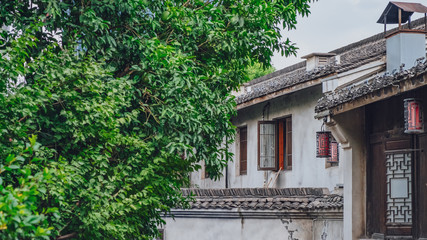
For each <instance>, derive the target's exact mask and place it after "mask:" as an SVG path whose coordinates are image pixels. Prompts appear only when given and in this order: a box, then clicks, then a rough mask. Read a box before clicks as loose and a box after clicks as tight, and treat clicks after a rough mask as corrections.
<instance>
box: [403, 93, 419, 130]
mask: <svg viewBox="0 0 427 240" xmlns="http://www.w3.org/2000/svg"><path fill="white" fill-rule="evenodd" d="M403 101H404V107H405V133H423V132H424V119H423V109H422V105H421V102H420V101H419V100H417V99H415V98H407V99H405V100H403Z"/></svg>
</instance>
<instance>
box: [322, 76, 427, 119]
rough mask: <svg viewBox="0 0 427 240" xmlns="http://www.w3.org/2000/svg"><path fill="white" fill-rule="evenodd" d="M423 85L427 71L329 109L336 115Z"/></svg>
mask: <svg viewBox="0 0 427 240" xmlns="http://www.w3.org/2000/svg"><path fill="white" fill-rule="evenodd" d="M423 86H427V73H424V74H423V75H420V76H418V77H414V78H411V79H407V80H405V81H402V82H399V83H397V84H395V85H391V86H387V87H385V88H382V89H379V90H376V91H374V92H372V93H368V94H366V95H364V96H362V97H359V98H356V99H355V100H353V101H350V102H345V103H342V104H340V105H338V106H336V107H333V108H331V109H330V110H329V111H330V114H332V115H338V114H340V113H344V112H348V111H350V110H353V109H356V108H359V107H363V106H365V105H368V104H371V103H374V102H378V101H381V100H384V99H387V98H390V97H393V96H396V95H398V94H401V93H404V92H408V91H411V90H415V89H417V88H420V87H423Z"/></svg>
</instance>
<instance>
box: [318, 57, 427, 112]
mask: <svg viewBox="0 0 427 240" xmlns="http://www.w3.org/2000/svg"><path fill="white" fill-rule="evenodd" d="M426 85H427V62H424V63H422V62H419V63H418V64H417V65H416V66H415V67H413V68H411V69H408V70H403V71H400V72H398V73H396V74H394V75H383V76H379V77H376V78H374V79H373V80H371V81H370V82H368V83H364V84H361V85H359V86H353V87H349V88H346V89H341V90H339V91H336V92H333V93H331V94H327V95H325V96H324V97H323V98H321V99H320V100H319V101H318V104H317V106H316V108H315V112H316V113H317V114H318V115H319V116H320V115H322V116H323V115H325V113H327V114H328V115H337V114H341V113H344V112H348V111H350V110H353V109H356V108H360V107H363V106H365V105H368V104H371V103H374V102H378V101H381V100H384V99H387V98H390V97H393V96H396V95H399V94H401V93H404V92H408V91H411V90H415V89H417V88H420V87H423V86H426Z"/></svg>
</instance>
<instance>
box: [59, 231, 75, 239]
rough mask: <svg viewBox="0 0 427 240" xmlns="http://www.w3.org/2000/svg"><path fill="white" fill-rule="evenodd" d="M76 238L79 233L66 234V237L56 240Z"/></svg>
mask: <svg viewBox="0 0 427 240" xmlns="http://www.w3.org/2000/svg"><path fill="white" fill-rule="evenodd" d="M75 237H77V233H76V232H73V233H70V234H65V235H62V236H59V237H57V238H56V240H64V239H70V238H75Z"/></svg>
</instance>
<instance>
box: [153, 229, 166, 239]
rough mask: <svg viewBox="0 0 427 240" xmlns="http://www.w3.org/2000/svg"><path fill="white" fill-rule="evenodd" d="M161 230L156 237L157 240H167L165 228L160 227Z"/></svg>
mask: <svg viewBox="0 0 427 240" xmlns="http://www.w3.org/2000/svg"><path fill="white" fill-rule="evenodd" d="M158 230H159V234H160V235H159V236H158V237H156V239H155V240H165V229H163V228H162V229H158Z"/></svg>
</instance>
